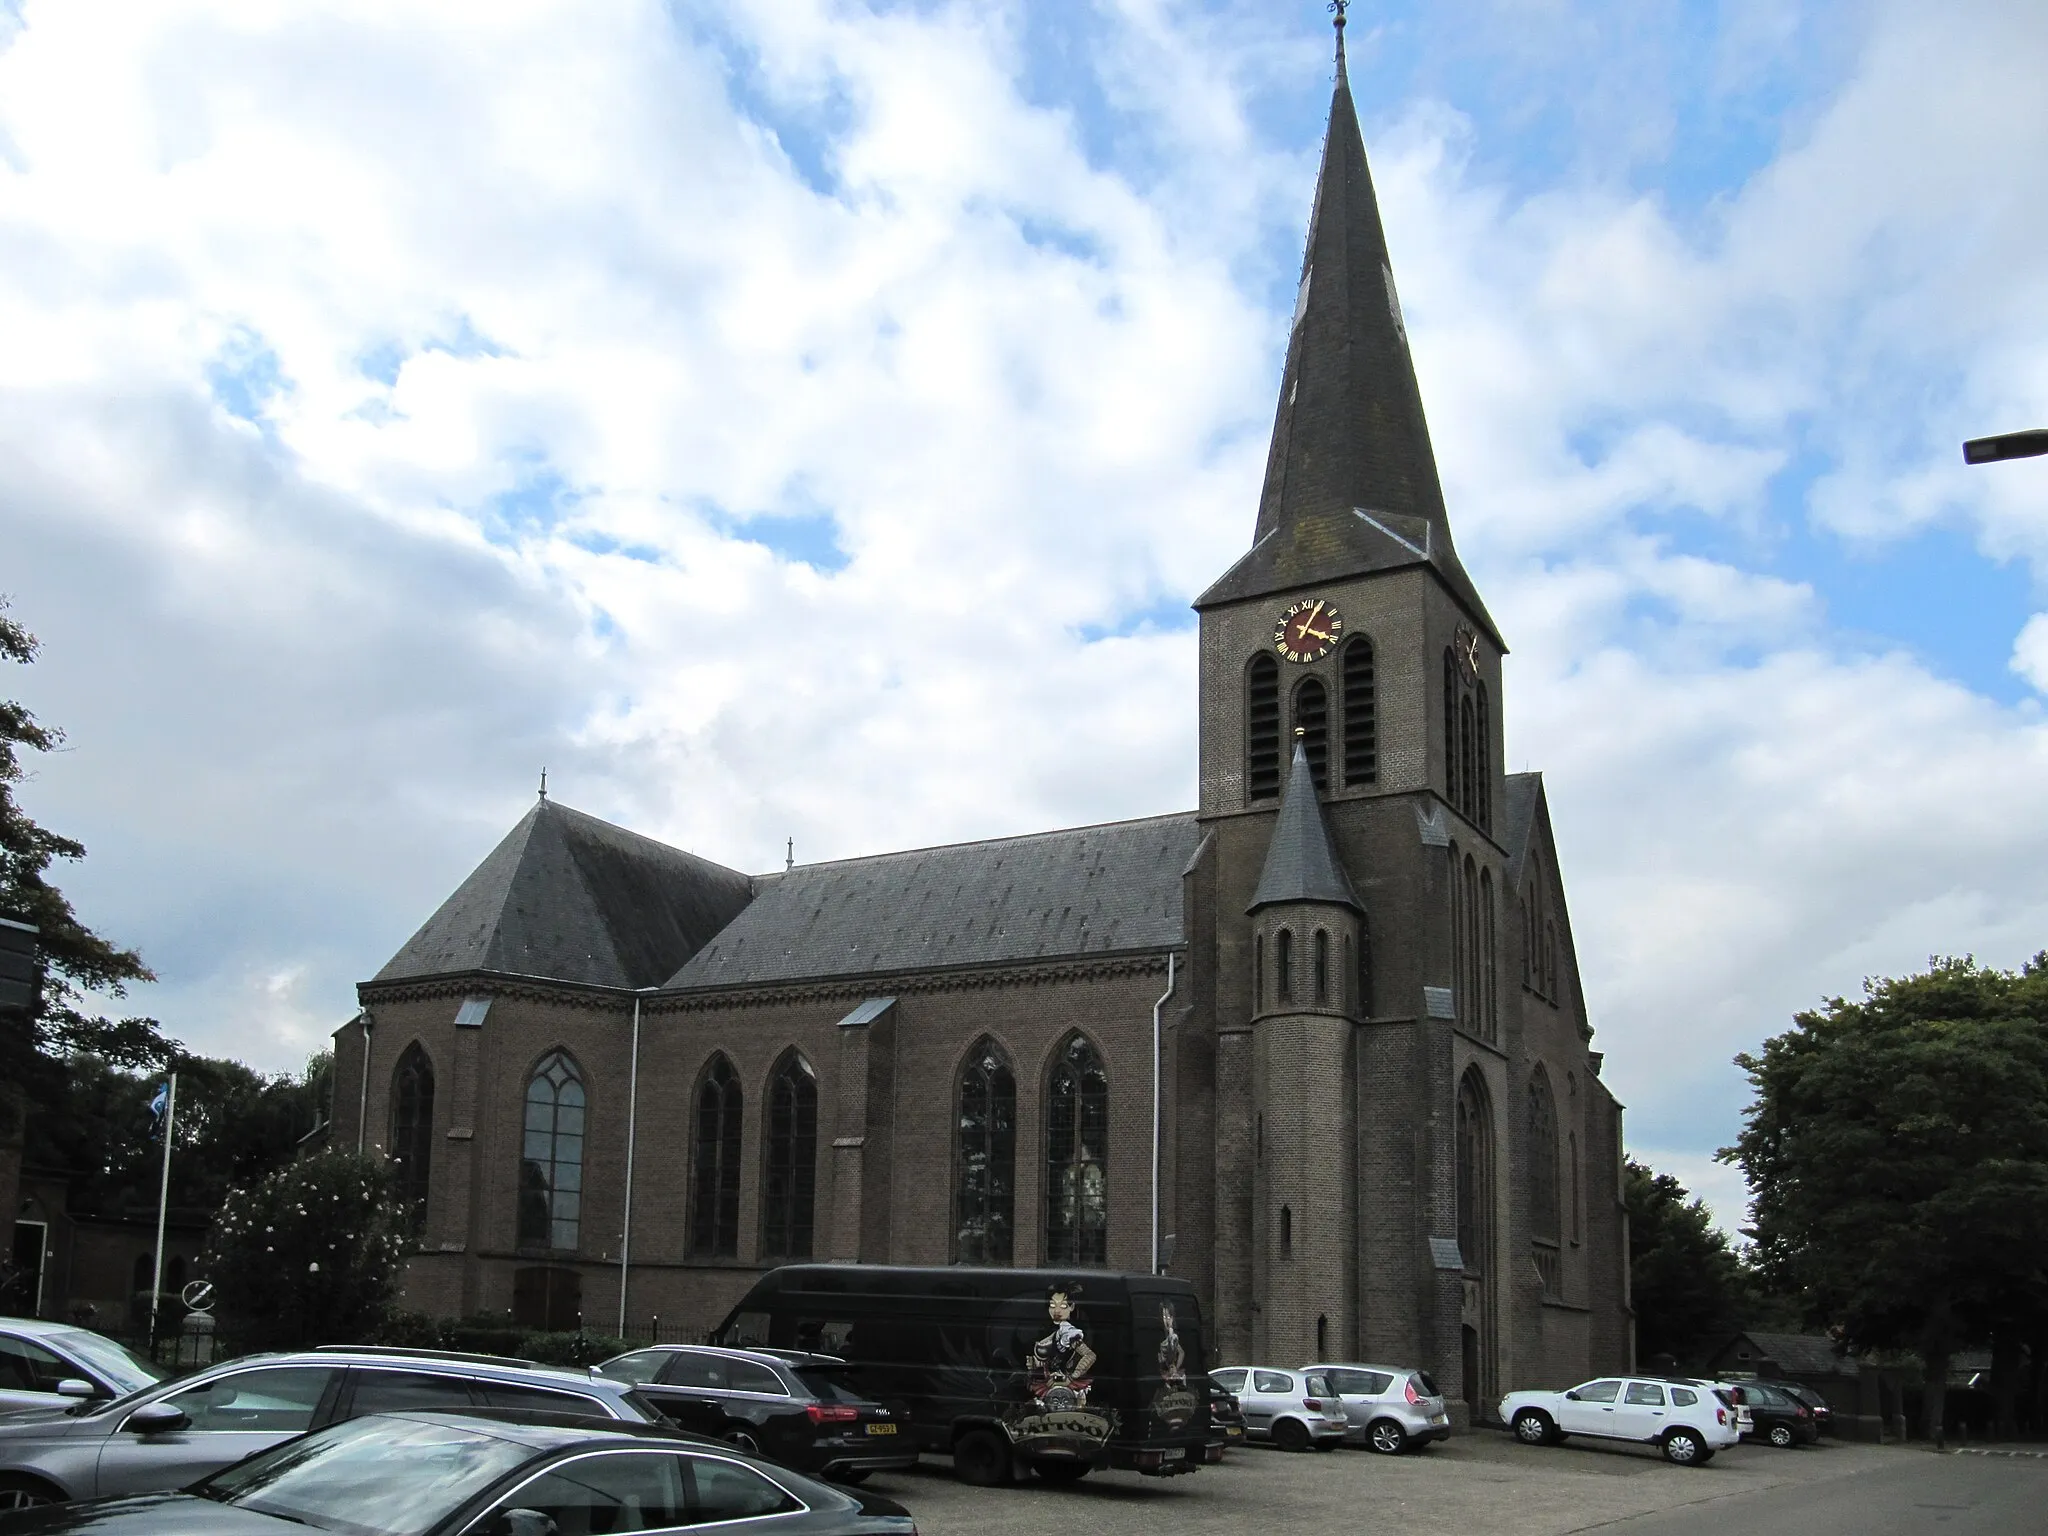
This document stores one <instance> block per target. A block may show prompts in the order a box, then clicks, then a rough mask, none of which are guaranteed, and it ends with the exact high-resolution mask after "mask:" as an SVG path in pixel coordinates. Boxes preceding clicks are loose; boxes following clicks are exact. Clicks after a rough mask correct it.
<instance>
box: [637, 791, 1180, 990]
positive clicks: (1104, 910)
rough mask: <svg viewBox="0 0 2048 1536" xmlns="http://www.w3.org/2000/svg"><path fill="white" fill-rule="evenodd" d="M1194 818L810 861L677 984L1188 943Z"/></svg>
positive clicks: (766, 878) (763, 881) (762, 882)
mask: <svg viewBox="0 0 2048 1536" xmlns="http://www.w3.org/2000/svg"><path fill="white" fill-rule="evenodd" d="M1199 838H1200V832H1199V829H1198V828H1197V826H1196V824H1195V813H1194V812H1192V811H1188V812H1184V813H1182V814H1179V815H1174V816H1154V817H1149V818H1147V819H1145V820H1142V821H1118V822H1110V823H1108V824H1106V825H1101V826H1092V827H1072V828H1068V829H1066V830H1064V831H1059V832H1041V833H1037V834H1034V835H1032V836H1028V837H1011V838H998V839H995V840H993V841H989V842H979V843H955V844H951V845H949V846H946V847H941V848H920V849H915V850H913V851H910V852H907V853H883V854H876V855H873V856H872V857H869V858H861V859H843V860H840V861H838V862H836V863H829V864H808V865H802V866H799V867H798V868H796V869H793V870H790V871H788V872H787V873H783V874H774V875H762V876H760V877H758V878H757V879H756V881H755V886H756V890H757V895H756V896H755V898H754V901H753V904H752V905H751V906H749V907H748V908H747V909H746V910H745V911H744V912H742V913H740V914H739V916H738V917H737V918H735V919H734V920H733V923H732V925H731V926H730V927H729V928H727V929H726V930H725V931H724V932H723V933H721V934H719V935H718V937H717V938H715V939H714V940H712V941H711V942H710V943H709V944H706V945H705V946H704V948H703V949H701V950H700V951H698V952H697V954H696V955H694V956H693V957H692V958H691V959H690V961H689V963H688V964H687V965H685V966H683V967H682V968H681V969H680V970H678V971H677V972H676V973H675V975H674V976H673V977H671V978H670V980H669V983H668V984H669V986H670V987H671V988H697V987H726V986H753V985H759V984H761V983H765V982H778V981H795V980H806V979H812V978H822V977H829V976H859V975H868V974H876V973H882V974H886V973H891V972H901V971H927V970H938V969H942V968H945V967H950V966H967V965H991V964H1001V963H1005V962H1014V961H1022V960H1046V959H1054V958H1058V957H1063V956H1079V955H1109V954H1117V953H1123V952H1129V951H1143V950H1155V951H1156V950H1163V949H1169V948H1173V947H1176V946H1178V945H1180V944H1181V943H1183V942H1184V938H1183V927H1182V919H1181V871H1182V870H1184V869H1185V868H1186V867H1187V864H1188V861H1189V859H1190V858H1191V857H1192V856H1193V854H1194V851H1195V847H1196V844H1197V842H1198V841H1199Z"/></svg>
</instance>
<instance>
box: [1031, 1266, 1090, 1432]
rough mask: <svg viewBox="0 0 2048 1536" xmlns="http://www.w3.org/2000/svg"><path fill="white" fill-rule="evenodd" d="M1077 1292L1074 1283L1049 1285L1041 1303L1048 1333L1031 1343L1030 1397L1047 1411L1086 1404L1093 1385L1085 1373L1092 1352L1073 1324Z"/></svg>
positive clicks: (1054, 1411)
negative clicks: (1049, 1319)
mask: <svg viewBox="0 0 2048 1536" xmlns="http://www.w3.org/2000/svg"><path fill="white" fill-rule="evenodd" d="M1080 1295H1081V1288H1080V1287H1079V1286H1078V1285H1075V1286H1063V1285H1062V1286H1054V1287H1053V1289H1052V1293H1051V1295H1049V1296H1048V1297H1047V1298H1046V1304H1045V1310H1046V1311H1047V1312H1048V1313H1049V1314H1050V1315H1051V1317H1052V1332H1051V1333H1049V1334H1047V1335H1046V1336H1045V1337H1044V1338H1042V1339H1040V1340H1039V1341H1038V1342H1037V1343H1036V1344H1034V1345H1032V1346H1031V1396H1032V1397H1033V1398H1034V1399H1035V1400H1036V1401H1037V1403H1038V1406H1039V1407H1040V1408H1041V1409H1043V1410H1044V1411H1045V1412H1047V1413H1069V1412H1072V1411H1073V1410H1075V1409H1077V1408H1085V1407H1087V1406H1088V1391H1089V1388H1091V1387H1092V1386H1093V1385H1094V1382H1093V1381H1092V1380H1091V1379H1090V1378H1089V1375H1088V1372H1089V1371H1090V1370H1091V1369H1093V1368H1094V1365H1095V1351H1094V1350H1092V1349H1090V1348H1089V1347H1088V1339H1087V1336H1086V1335H1085V1334H1083V1333H1082V1332H1081V1330H1080V1329H1079V1328H1078V1327H1076V1326H1075V1324H1074V1303H1075V1302H1076V1301H1077V1300H1078V1299H1079V1298H1080Z"/></svg>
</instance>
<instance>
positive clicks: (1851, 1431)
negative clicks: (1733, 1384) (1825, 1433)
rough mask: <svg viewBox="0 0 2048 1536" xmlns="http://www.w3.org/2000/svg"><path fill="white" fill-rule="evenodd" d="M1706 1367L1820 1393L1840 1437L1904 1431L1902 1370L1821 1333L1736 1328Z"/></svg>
mask: <svg viewBox="0 0 2048 1536" xmlns="http://www.w3.org/2000/svg"><path fill="white" fill-rule="evenodd" d="M1707 1371H1708V1374H1710V1375H1713V1376H1717V1377H1721V1378H1724V1379H1727V1380H1732V1381H1740V1380H1741V1379H1743V1378H1744V1377H1760V1378H1761V1379H1763V1380H1765V1381H1789V1382H1793V1383H1795V1384H1796V1385H1798V1386H1802V1387H1808V1388H1811V1389H1812V1390H1813V1391H1815V1392H1818V1393H1819V1394H1820V1395H1821V1396H1822V1397H1823V1398H1824V1399H1826V1401H1827V1405H1828V1408H1829V1410H1830V1412H1831V1413H1832V1415H1833V1417H1832V1419H1831V1421H1830V1423H1829V1428H1830V1430H1831V1431H1832V1432H1833V1433H1834V1434H1836V1435H1838V1436H1840V1437H1841V1438H1842V1439H1844V1440H1870V1441H1879V1440H1885V1439H1900V1438H1903V1437H1904V1434H1905V1412H1906V1400H1905V1393H1906V1387H1907V1382H1906V1380H1905V1376H1906V1374H1907V1373H1906V1372H1905V1371H1904V1370H1903V1369H1902V1368H1900V1367H1898V1366H1880V1365H1870V1364H1868V1363H1866V1362H1865V1361H1863V1360H1860V1359H1858V1358H1857V1357H1856V1356H1855V1355H1853V1354H1850V1353H1848V1352H1846V1351H1845V1350H1843V1349H1842V1347H1841V1346H1840V1345H1839V1344H1838V1343H1837V1342H1836V1341H1835V1340H1834V1339H1831V1338H1829V1337H1828V1336H1827V1335H1826V1334H1824V1333H1757V1332H1743V1333H1738V1334H1736V1335H1735V1336H1734V1337H1733V1338H1731V1339H1729V1340H1728V1342H1727V1343H1725V1344H1723V1345H1722V1346H1721V1347H1720V1348H1719V1349H1717V1350H1715V1351H1714V1352H1713V1354H1712V1355H1710V1356H1709V1357H1708V1359H1707Z"/></svg>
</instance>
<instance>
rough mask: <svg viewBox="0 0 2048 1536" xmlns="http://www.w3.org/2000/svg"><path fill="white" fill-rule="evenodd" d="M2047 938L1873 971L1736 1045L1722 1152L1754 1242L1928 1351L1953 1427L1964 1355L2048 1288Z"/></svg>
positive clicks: (1824, 1295) (1864, 1322) (1882, 1344)
mask: <svg viewBox="0 0 2048 1536" xmlns="http://www.w3.org/2000/svg"><path fill="white" fill-rule="evenodd" d="M2044 1019H2048V954H2043V955H2037V956H2036V957H2035V958H2034V960H2033V962H2032V963H2031V964H2029V965H2028V966H2026V967H2025V969H2023V970H2022V971H2020V972H2018V973H2016V974H2015V973H2011V972H2004V971H1996V970H1987V969H1984V968H1982V967H1980V966H1978V965H1977V964H1976V963H1975V962H1974V961H1972V960H1969V959H1962V960H1954V959H1938V960H1935V961H1933V962H1931V964H1930V967H1929V969H1928V970H1927V971H1926V972H1925V973H1924V974H1921V975H1916V976H1906V977H1901V978H1897V979H1887V980H1882V981H1875V982H1866V983H1865V986H1864V995H1863V997H1862V999H1861V1000H1860V1001H1856V1002H1849V1001H1845V1000H1844V999H1842V998H1831V999H1829V1000H1828V1001H1827V1002H1826V1003H1825V1004H1823V1005H1822V1006H1821V1007H1820V1008H1819V1009H1816V1010H1814V1011H1812V1012H1808V1013H1802V1014H1800V1015H1798V1016H1797V1018H1795V1019H1794V1020H1793V1027H1792V1029H1791V1030H1789V1031H1788V1032H1786V1033H1785V1034H1782V1035H1778V1036H1776V1037H1774V1038H1773V1039H1771V1040H1768V1041H1766V1042H1765V1043H1764V1048H1763V1051H1762V1052H1761V1053H1760V1054H1758V1055H1745V1056H1741V1057H1738V1058H1737V1063H1738V1064H1739V1065H1740V1066H1741V1067H1742V1068H1743V1069H1744V1070H1745V1071H1746V1072H1748V1074H1749V1077H1750V1081H1751V1082H1752V1083H1753V1084H1754V1085H1755V1088H1756V1098H1755V1101H1754V1103H1753V1104H1752V1105H1751V1107H1750V1109H1749V1112H1748V1123H1747V1127H1746V1128H1745V1130H1744V1131H1743V1134H1742V1137H1741V1139H1740V1140H1739V1141H1738V1142H1737V1143H1736V1145H1735V1146H1734V1147H1732V1148H1730V1149H1728V1151H1726V1152H1724V1153H1723V1154H1722V1155H1723V1156H1724V1157H1727V1158H1730V1159H1732V1160H1736V1161H1739V1162H1740V1163H1741V1164H1742V1167H1743V1169H1744V1171H1745V1172H1746V1173H1747V1174H1748V1176H1749V1182H1750V1187H1751V1189H1752V1190H1753V1191H1754V1192H1755V1215H1756V1237H1757V1249H1758V1254H1759V1257H1760V1261H1761V1263H1762V1265H1763V1267H1764V1270H1765V1273H1766V1274H1767V1275H1768V1276H1769V1277H1770V1278H1771V1279H1772V1280H1773V1281H1774V1282H1776V1283H1778V1284H1780V1285H1783V1286H1788V1287H1795V1288H1798V1289H1800V1290H1802V1291H1804V1292H1805V1293H1806V1294H1807V1295H1808V1296H1809V1298H1810V1299H1811V1301H1812V1303H1813V1305H1814V1307H1815V1308H1816V1310H1817V1311H1818V1312H1819V1313H1820V1314H1821V1315H1823V1316H1825V1317H1827V1318H1829V1319H1830V1320H1831V1321H1833V1322H1834V1323H1836V1324H1838V1325H1839V1326H1840V1327H1841V1328H1842V1330H1843V1331H1844V1332H1845V1334H1846V1335H1847V1337H1848V1339H1849V1340H1850V1342H1851V1343H1853V1344H1855V1345H1857V1346H1859V1347H1877V1348H1917V1349H1918V1350H1919V1353H1920V1356H1921V1358H1922V1360H1923V1361H1924V1362H1925V1365H1926V1371H1927V1377H1926V1380H1927V1392H1926V1394H1925V1398H1924V1404H1923V1407H1924V1412H1925V1417H1926V1424H1925V1428H1926V1432H1927V1433H1928V1434H1929V1436H1930V1437H1934V1436H1938V1434H1939V1432H1940V1425H1941V1416H1942V1412H1943V1388H1944V1386H1945V1384H1946V1382H1947V1375H1948V1361H1949V1357H1950V1355H1951V1353H1952V1352H1953V1351H1954V1350H1955V1349H1957V1348H1959V1347H1962V1346H1964V1345H1968V1344H1971V1343H1976V1342H1980V1341H1983V1340H1986V1339H1990V1340H1992V1341H1994V1342H1996V1341H1997V1340H1998V1339H2000V1338H2001V1337H2006V1336H2010V1334H2011V1333H2012V1332H2013V1331H2014V1330H2016V1329H2021V1328H2026V1327H2029V1326H2031V1324H2032V1321H2033V1319H2035V1318H2037V1317H2039V1316H2040V1314H2041V1312H2042V1310H2043V1307H2044V1304H2048V1026H2044V1024H2043V1022H2042V1021H2043V1020H2044Z"/></svg>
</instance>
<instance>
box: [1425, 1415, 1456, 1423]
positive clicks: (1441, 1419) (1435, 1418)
mask: <svg viewBox="0 0 2048 1536" xmlns="http://www.w3.org/2000/svg"><path fill="white" fill-rule="evenodd" d="M1429 1422H1430V1423H1432V1424H1448V1423H1450V1422H1451V1417H1450V1415H1449V1414H1447V1413H1432V1414H1431V1415H1430V1416H1429Z"/></svg>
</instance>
